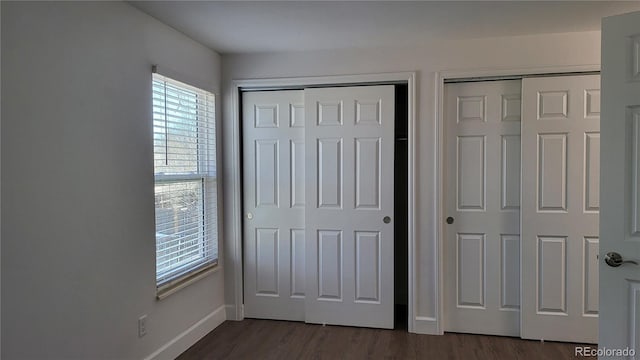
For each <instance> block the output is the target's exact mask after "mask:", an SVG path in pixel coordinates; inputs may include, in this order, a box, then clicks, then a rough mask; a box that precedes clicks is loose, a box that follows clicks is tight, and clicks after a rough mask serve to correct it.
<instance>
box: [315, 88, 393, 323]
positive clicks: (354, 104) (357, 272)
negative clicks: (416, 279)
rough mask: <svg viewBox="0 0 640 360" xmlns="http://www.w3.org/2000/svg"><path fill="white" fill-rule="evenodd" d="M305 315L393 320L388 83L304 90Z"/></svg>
mask: <svg viewBox="0 0 640 360" xmlns="http://www.w3.org/2000/svg"><path fill="white" fill-rule="evenodd" d="M305 108H306V129H305V143H306V181H305V182H306V200H307V202H306V208H305V228H306V231H305V234H306V239H307V241H306V244H307V246H306V269H307V283H306V285H307V287H306V289H307V291H306V304H305V306H306V309H305V314H306V316H305V319H306V321H307V322H310V323H322V324H325V323H326V324H338V325H351V326H366V327H379V328H393V306H394V299H393V289H394V288H393V279H394V278H393V221H392V219H391V216H393V205H394V204H393V189H394V187H393V172H394V168H393V156H394V155H393V154H394V87H393V86H361V87H343V88H321V89H307V90H305Z"/></svg>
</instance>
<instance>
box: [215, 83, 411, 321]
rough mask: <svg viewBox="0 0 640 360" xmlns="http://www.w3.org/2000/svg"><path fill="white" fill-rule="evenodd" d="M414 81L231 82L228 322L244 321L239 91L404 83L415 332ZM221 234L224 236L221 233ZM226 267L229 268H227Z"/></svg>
mask: <svg viewBox="0 0 640 360" xmlns="http://www.w3.org/2000/svg"><path fill="white" fill-rule="evenodd" d="M415 79H416V74H415V73H414V72H398V73H383V74H368V75H346V76H320V77H301V78H279V79H254V80H234V81H232V86H231V87H232V99H231V106H232V109H233V114H232V119H231V120H232V121H231V126H232V129H233V136H232V137H231V139H230V141H231V144H232V149H233V153H232V157H233V163H232V164H229V166H228V167H227V171H229V172H230V173H231V174H230V175H231V176H230V177H229V178H230V180H231V181H229V182H228V183H227V184H225V185H226V188H225V191H228V192H229V193H231V194H233V196H232V200H231V204H229V207H230V208H231V209H232V211H231V212H230V216H231V224H232V227H231V229H229V230H228V231H229V232H230V233H231V234H232V236H230V237H229V238H228V239H229V241H227V242H226V244H225V245H226V246H229V247H230V249H229V250H225V253H226V254H227V255H228V256H229V258H228V259H227V261H225V262H228V263H230V264H231V265H230V266H229V267H228V268H227V271H228V270H231V272H232V278H233V290H234V291H233V305H232V306H227V311H226V317H227V319H229V320H242V319H244V311H243V306H242V304H243V283H242V282H243V276H242V271H243V257H242V196H241V192H242V183H241V169H242V157H241V136H242V132H241V128H240V121H241V119H240V116H241V113H242V112H241V108H240V106H241V102H240V100H241V95H240V93H241V91H247V90H291V89H302V88H305V87H331V86H346V85H351V86H354V85H355V86H357V85H387V84H407V85H408V117H407V127H408V148H409V150H408V157H407V162H408V174H407V182H408V184H407V187H408V194H407V202H408V222H407V227H408V229H407V232H408V234H407V235H408V236H407V241H408V269H409V273H408V295H409V296H408V330H409V332H415V316H414V307H415V303H416V301H415V291H414V279H415V275H416V269H415V266H414V265H415V260H414V258H413V254H414V253H415V251H414V249H415V235H414V234H415V231H414V229H415V225H414V224H415V222H414V217H415V216H414V214H415V202H414V200H413V199H414V195H415V183H416V182H415V175H416V171H415V169H416V166H415V153H416V146H415V114H416V98H415ZM225 233H227V232H226V231H225ZM229 268H230V269H229Z"/></svg>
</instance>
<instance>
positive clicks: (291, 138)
mask: <svg viewBox="0 0 640 360" xmlns="http://www.w3.org/2000/svg"><path fill="white" fill-rule="evenodd" d="M242 102H243V109H242V111H243V123H242V127H243V174H244V185H243V188H244V212H245V214H244V215H245V217H244V313H245V316H246V317H250V318H265V319H279V320H298V321H304V297H305V291H306V288H305V281H306V280H305V271H306V270H305V255H304V253H305V250H304V249H305V231H304V209H305V208H304V207H305V177H304V159H305V149H304V125H305V121H304V92H303V91H302V90H299V91H261V92H247V93H243V95H242Z"/></svg>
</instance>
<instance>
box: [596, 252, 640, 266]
mask: <svg viewBox="0 0 640 360" xmlns="http://www.w3.org/2000/svg"><path fill="white" fill-rule="evenodd" d="M604 262H606V263H607V265H609V266H611V267H618V266H620V265H622V264H633V265H638V262H637V261H634V260H624V259H623V258H622V255H620V254H618V253H617V252H615V251H611V252H608V253H607V255H605V256H604Z"/></svg>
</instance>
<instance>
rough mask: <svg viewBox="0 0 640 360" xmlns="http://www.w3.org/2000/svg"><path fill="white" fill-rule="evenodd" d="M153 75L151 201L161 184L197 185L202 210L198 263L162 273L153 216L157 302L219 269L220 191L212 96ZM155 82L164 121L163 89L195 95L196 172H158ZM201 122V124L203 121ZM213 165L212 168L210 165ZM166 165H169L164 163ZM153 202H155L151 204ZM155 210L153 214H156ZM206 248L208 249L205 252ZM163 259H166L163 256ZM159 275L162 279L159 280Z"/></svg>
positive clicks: (193, 87)
mask: <svg viewBox="0 0 640 360" xmlns="http://www.w3.org/2000/svg"><path fill="white" fill-rule="evenodd" d="M153 70H154V71H153V75H152V79H151V89H152V96H151V98H152V102H151V109H152V117H151V118H152V119H151V121H152V124H153V126H152V136H153V156H154V160H153V167H154V199H155V198H156V197H157V196H158V193H157V192H156V187H157V186H158V185H164V184H171V183H176V184H188V183H190V182H194V181H198V182H199V187H200V192H201V203H202V208H201V209H200V211H199V215H198V216H199V217H201V220H199V221H198V220H196V221H197V223H198V226H201V227H202V229H201V230H199V235H198V237H197V241H198V245H197V246H199V247H200V249H199V250H196V252H197V251H200V252H201V253H202V255H201V256H202V258H203V259H202V260H201V261H193V262H186V263H185V264H180V265H178V266H175V267H174V268H171V267H170V266H169V269H168V270H167V271H164V272H159V271H158V254H159V250H158V244H159V243H158V234H159V232H158V224H157V214H156V215H154V230H155V244H156V246H155V248H156V251H155V264H156V267H155V269H156V270H155V273H156V297H157V299H159V300H160V299H163V298H165V297H166V296H168V295H170V294H172V293H174V292H176V291H178V290H179V289H181V288H183V287H185V286H187V285H190V284H191V283H193V282H196V281H197V280H199V279H201V278H203V277H205V276H207V275H208V274H210V273H212V272H214V271H216V270H217V269H218V263H219V231H218V229H219V226H218V224H219V222H220V221H219V220H220V219H219V205H220V202H219V189H218V183H219V182H218V176H217V175H218V174H217V161H216V160H217V155H218V141H217V138H216V137H217V122H216V120H217V119H216V95H215V94H214V93H213V92H210V91H207V90H205V89H201V88H197V87H195V86H192V85H189V84H186V83H184V82H181V81H179V80H175V79H174V78H171V77H168V76H165V75H163V74H158V73H157V71H156V69H155V67H154V69H153ZM156 82H161V83H164V85H165V86H164V90H163V93H162V95H161V97H163V98H165V106H164V108H163V111H164V117H165V121H166V116H167V106H166V97H167V94H168V91H167V87H166V85H171V86H172V87H174V88H177V89H178V90H180V91H184V92H187V93H189V92H191V93H193V94H194V95H195V108H196V117H195V119H194V121H195V126H196V130H195V131H196V134H197V136H198V141H197V142H196V144H197V145H196V155H195V157H196V159H195V163H196V171H183V172H179V171H177V172H175V173H174V172H170V173H165V172H157V171H158V169H157V164H156V160H157V159H156V143H155V141H156V140H155V122H156V120H157V119H156V115H155V109H154V108H155V106H156V105H155V104H154V100H155V95H154V92H155V91H156V90H155V84H156ZM202 119H204V120H202ZM200 134H205V136H204V137H203V139H204V140H203V141H199V139H200ZM166 141H168V138H165V142H166ZM164 156H165V159H167V158H168V157H169V153H168V150H167V152H166V153H165V155H164ZM212 164H213V165H212ZM167 165H168V163H167ZM154 202H155V200H154ZM156 210H157V208H156V207H155V206H154V214H155V213H156V212H157V211H156ZM200 224H201V225H200ZM207 247H209V248H208V249H207ZM165 256H166V255H165ZM159 275H161V276H159Z"/></svg>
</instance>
